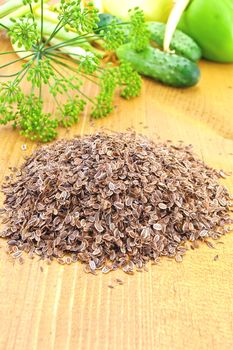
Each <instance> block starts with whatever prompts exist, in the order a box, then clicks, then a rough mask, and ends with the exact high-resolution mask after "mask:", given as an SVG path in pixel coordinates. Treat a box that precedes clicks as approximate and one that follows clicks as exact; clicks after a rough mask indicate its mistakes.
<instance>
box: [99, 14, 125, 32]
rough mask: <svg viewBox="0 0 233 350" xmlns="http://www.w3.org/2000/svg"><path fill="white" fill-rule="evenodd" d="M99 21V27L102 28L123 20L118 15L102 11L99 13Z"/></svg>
mask: <svg viewBox="0 0 233 350" xmlns="http://www.w3.org/2000/svg"><path fill="white" fill-rule="evenodd" d="M99 19H100V20H99V22H98V28H102V27H103V29H105V28H106V26H108V25H109V24H112V22H114V21H116V22H118V23H122V21H121V20H120V19H119V18H117V17H116V16H113V15H111V14H109V13H100V14H99Z"/></svg>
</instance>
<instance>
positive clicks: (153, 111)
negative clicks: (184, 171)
mask: <svg viewBox="0 0 233 350" xmlns="http://www.w3.org/2000/svg"><path fill="white" fill-rule="evenodd" d="M7 48H9V45H8V43H7V41H4V40H3V39H2V40H1V50H5V49H7ZM201 71H202V79H201V82H200V84H199V85H198V86H197V87H194V88H192V89H188V90H176V89H172V88H168V87H165V86H162V85H160V84H158V83H155V82H152V81H149V80H145V82H144V86H143V91H142V94H141V96H140V97H139V98H136V99H134V100H133V101H130V102H128V101H124V100H122V99H120V98H117V101H116V105H117V107H116V110H115V112H114V113H112V115H110V116H109V117H107V118H105V119H103V120H99V121H97V122H95V124H94V126H93V125H91V124H90V123H89V116H88V114H87V113H85V114H84V115H83V117H82V118H81V120H80V122H79V124H78V125H77V126H75V127H73V128H72V129H71V130H69V131H61V133H60V137H72V135H75V134H84V133H90V132H93V131H96V130H99V128H100V127H102V126H104V127H106V128H109V129H111V130H126V129H127V128H128V127H133V128H135V129H136V130H137V131H138V132H142V133H144V134H146V135H149V136H150V137H151V138H153V139H154V140H158V139H161V140H165V139H172V140H173V141H177V140H179V139H182V140H184V142H185V143H192V144H193V145H194V149H195V151H196V152H197V153H198V154H199V156H200V157H201V158H202V159H203V160H204V161H205V162H207V163H208V164H210V165H212V166H214V167H216V168H223V169H225V170H226V171H229V170H233V116H232V110H233V66H232V65H218V64H214V63H208V62H202V63H201ZM86 88H87V90H88V91H89V92H90V91H92V89H93V87H92V86H91V85H88V86H87V87H86ZM48 103H49V101H48ZM23 144H26V145H27V150H26V151H23V150H22V149H21V146H22V145H23ZM34 148H35V144H32V143H31V142H28V141H25V139H24V138H23V137H20V136H19V135H18V133H16V132H15V131H13V130H12V129H11V128H10V127H1V128H0V182H2V181H3V178H4V176H5V175H6V174H7V173H8V172H9V170H8V167H9V166H18V165H19V164H20V163H21V162H22V161H23V158H24V156H25V155H26V154H30V153H31V151H32V149H34ZM225 183H226V185H227V186H228V187H229V189H230V190H231V192H232V193H233V177H232V176H231V177H229V178H228V179H227V180H226V181H225ZM222 241H223V242H224V244H217V245H216V249H214V250H212V249H209V248H208V247H207V246H204V245H203V246H201V247H200V248H199V249H197V250H195V251H190V252H188V253H187V255H186V257H185V259H184V261H183V263H182V264H178V263H176V262H173V261H168V260H166V259H164V260H163V261H162V262H161V264H160V265H159V266H151V267H150V268H149V272H144V273H139V272H138V273H135V275H134V276H128V275H126V274H124V273H122V272H121V271H116V272H114V273H111V274H108V275H101V274H100V275H98V276H96V277H95V276H92V275H87V274H85V273H84V272H83V268H82V266H81V265H80V264H75V265H73V266H60V265H58V264H57V263H53V264H52V265H51V266H47V265H45V264H43V263H42V262H40V261H38V260H36V259H34V260H29V259H28V258H25V263H24V264H23V265H19V264H17V263H15V264H14V265H13V264H12V261H10V260H9V257H8V256H7V255H6V253H5V248H4V246H5V242H4V240H0V245H1V249H0V315H1V322H0V350H35V349H36V350H52V349H56V350H77V349H82V350H90V349H92V350H108V349H111V350H141V349H144V350H147V349H148V350H149V349H153V350H183V349H189V350H197V349H198V350H210V349H211V350H232V348H233V289H232V286H233V273H232V271H233V234H229V235H228V236H227V237H224V238H223V239H222ZM216 255H219V259H218V260H217V261H214V257H215V256H216ZM41 267H42V269H41ZM116 278H121V279H122V280H123V281H124V285H123V286H116V283H115V280H116ZM109 284H112V285H114V286H115V287H114V289H110V288H109V287H108V285H109Z"/></svg>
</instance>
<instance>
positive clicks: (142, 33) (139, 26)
mask: <svg viewBox="0 0 233 350" xmlns="http://www.w3.org/2000/svg"><path fill="white" fill-rule="evenodd" d="M129 14H130V26H129V41H130V42H131V45H132V47H133V48H134V50H136V51H142V50H143V49H145V47H147V45H148V44H149V39H150V31H149V29H148V27H147V24H146V22H145V17H144V13H143V11H142V10H140V9H139V8H138V7H135V8H134V9H132V10H129Z"/></svg>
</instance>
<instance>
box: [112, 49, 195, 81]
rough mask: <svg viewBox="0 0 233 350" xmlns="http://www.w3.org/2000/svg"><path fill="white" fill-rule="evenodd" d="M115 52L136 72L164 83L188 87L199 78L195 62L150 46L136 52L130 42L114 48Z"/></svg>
mask: <svg viewBox="0 0 233 350" xmlns="http://www.w3.org/2000/svg"><path fill="white" fill-rule="evenodd" d="M116 54H117V56H118V58H119V59H120V60H121V61H126V62H129V63H131V65H132V67H133V68H134V69H135V70H136V71H137V72H138V73H140V74H142V75H145V76H148V77H150V78H153V79H156V80H158V81H160V82H162V83H164V84H166V85H170V86H174V87H190V86H193V85H196V84H197V82H198V81H199V78H200V70H199V68H198V66H197V64H196V63H194V62H192V61H190V60H188V59H187V58H185V57H182V56H178V55H176V54H171V53H166V52H163V51H161V50H159V49H156V48H154V47H152V46H148V47H146V48H145V49H144V50H143V51H140V52H137V51H135V50H133V49H132V47H131V45H130V44H124V45H122V46H120V47H119V48H118V49H117V50H116Z"/></svg>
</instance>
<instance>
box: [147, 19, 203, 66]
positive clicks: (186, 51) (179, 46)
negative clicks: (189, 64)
mask: <svg viewBox="0 0 233 350" xmlns="http://www.w3.org/2000/svg"><path fill="white" fill-rule="evenodd" d="M148 28H149V31H150V33H151V40H153V41H155V43H156V44H157V45H158V46H159V47H160V48H163V40H164V35H165V29H166V25H165V24H164V23H159V22H148ZM170 48H171V49H172V50H174V51H175V53H176V54H177V55H181V56H184V57H186V58H188V59H189V60H191V61H194V62H196V61H198V60H199V59H200V58H201V56H202V52H201V49H200V47H199V46H198V45H197V43H196V42H195V41H194V40H193V39H192V38H190V36H188V35H187V34H185V33H183V32H181V31H180V30H176V31H175V33H174V35H173V38H172V41H171V45H170Z"/></svg>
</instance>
